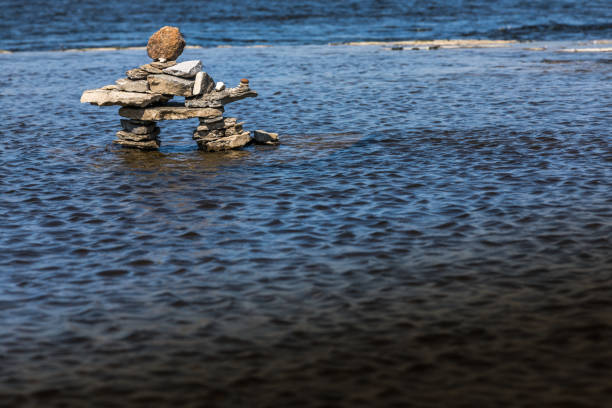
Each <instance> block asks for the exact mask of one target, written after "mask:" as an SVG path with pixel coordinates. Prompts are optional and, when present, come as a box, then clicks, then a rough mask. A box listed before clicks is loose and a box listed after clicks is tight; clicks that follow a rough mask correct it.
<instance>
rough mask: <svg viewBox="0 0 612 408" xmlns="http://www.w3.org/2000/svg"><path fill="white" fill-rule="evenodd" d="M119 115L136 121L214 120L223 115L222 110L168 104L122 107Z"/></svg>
mask: <svg viewBox="0 0 612 408" xmlns="http://www.w3.org/2000/svg"><path fill="white" fill-rule="evenodd" d="M119 115H121V116H123V117H124V118H130V119H138V120H149V121H159V120H180V119H190V118H211V119H212V118H216V117H218V116H221V115H223V109H211V108H188V107H185V106H182V105H181V104H168V105H163V106H152V107H149V108H144V109H138V108H131V107H123V108H121V109H119Z"/></svg>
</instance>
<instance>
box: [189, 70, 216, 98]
mask: <svg viewBox="0 0 612 408" xmlns="http://www.w3.org/2000/svg"><path fill="white" fill-rule="evenodd" d="M214 85H215V81H213V79H212V78H211V77H210V75H208V74H207V73H206V72H204V71H200V72H198V73H197V74H196V77H195V83H194V84H193V94H194V95H200V94H202V93H209V92H210V91H212V88H213V86H214Z"/></svg>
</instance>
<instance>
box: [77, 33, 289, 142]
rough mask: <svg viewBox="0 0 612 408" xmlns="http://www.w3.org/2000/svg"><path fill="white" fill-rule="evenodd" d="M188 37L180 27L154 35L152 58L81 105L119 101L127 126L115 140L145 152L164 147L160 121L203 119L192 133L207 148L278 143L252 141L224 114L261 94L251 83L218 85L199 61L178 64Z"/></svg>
mask: <svg viewBox="0 0 612 408" xmlns="http://www.w3.org/2000/svg"><path fill="white" fill-rule="evenodd" d="M184 47H185V40H184V39H183V36H182V34H181V32H180V31H179V29H178V28H176V27H168V26H166V27H163V28H161V29H160V30H159V31H158V32H156V33H155V34H153V35H152V36H151V38H150V39H149V42H148V44H147V53H148V54H149V57H151V58H152V59H153V62H151V63H149V64H145V65H142V66H140V67H138V68H134V69H131V70H129V71H127V72H126V75H127V78H121V79H118V80H117V81H116V83H115V84H114V85H107V86H104V87H102V88H100V89H94V90H87V91H85V92H83V95H82V96H81V103H91V104H93V105H98V106H107V105H120V106H121V108H120V109H119V115H120V116H123V117H125V118H127V119H121V127H122V130H120V131H118V132H117V140H115V141H114V143H116V144H119V145H122V146H125V147H132V148H138V149H143V150H154V149H159V147H160V145H161V140H160V137H159V134H160V129H159V127H157V122H158V121H160V120H177V119H189V118H199V120H200V125H199V126H198V127H197V129H196V131H195V132H194V134H193V139H194V140H195V141H196V142H197V144H198V147H199V148H200V149H201V150H204V151H221V150H229V149H235V148H239V147H243V146H245V145H247V144H249V143H250V142H251V140H254V141H255V142H256V143H264V144H276V143H278V135H277V134H275V133H268V132H265V131H261V130H258V131H255V132H254V134H253V139H251V135H250V133H249V132H248V131H245V130H243V128H242V124H243V123H239V122H238V121H237V119H236V118H226V117H223V112H224V105H226V104H228V103H231V102H235V101H238V100H240V99H244V98H248V97H256V96H257V92H255V91H253V90H252V89H250V88H249V81H248V80H247V79H241V80H240V84H239V85H238V86H237V87H235V88H226V87H225V84H224V83H223V82H217V83H215V82H214V80H213V79H212V78H211V77H210V75H208V74H207V73H206V72H204V71H202V62H201V61H199V60H195V61H185V62H181V63H177V61H176V59H177V58H178V57H179V56H180V55H181V53H182V52H183V48H184ZM174 96H183V97H185V103H184V104H183V103H173V102H169V101H170V100H171V99H172V98H173V97H174Z"/></svg>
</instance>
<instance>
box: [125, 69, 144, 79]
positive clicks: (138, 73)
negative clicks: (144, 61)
mask: <svg viewBox="0 0 612 408" xmlns="http://www.w3.org/2000/svg"><path fill="white" fill-rule="evenodd" d="M125 75H127V77H128V78H130V79H133V80H135V81H137V80H139V79H147V76H148V75H149V73H148V72H147V71H145V70H144V69H140V68H134V69H130V70H129V71H126V72H125Z"/></svg>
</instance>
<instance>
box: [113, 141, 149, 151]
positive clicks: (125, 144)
mask: <svg viewBox="0 0 612 408" xmlns="http://www.w3.org/2000/svg"><path fill="white" fill-rule="evenodd" d="M113 143H115V144H118V145H121V146H123V147H131V148H134V149H140V150H157V149H159V146H161V141H160V140H159V139H154V140H145V141H143V142H138V141H134V140H122V139H117V140H113Z"/></svg>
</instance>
